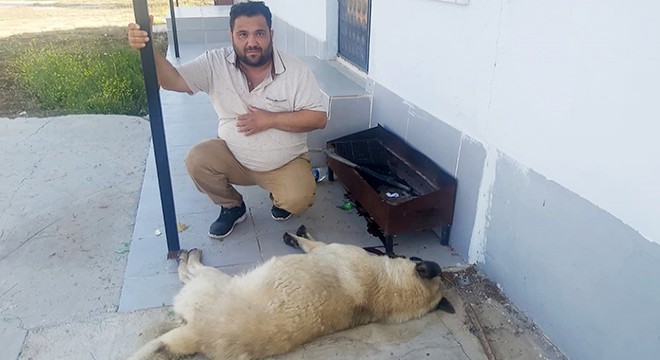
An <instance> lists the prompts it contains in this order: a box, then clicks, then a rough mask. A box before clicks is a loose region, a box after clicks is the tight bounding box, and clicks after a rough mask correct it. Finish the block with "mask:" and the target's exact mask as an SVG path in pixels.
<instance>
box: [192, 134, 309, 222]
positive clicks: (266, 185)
mask: <svg viewBox="0 0 660 360" xmlns="http://www.w3.org/2000/svg"><path fill="white" fill-rule="evenodd" d="M309 161H310V158H309V156H308V155H307V154H305V155H301V156H300V157H298V158H296V159H294V160H292V161H291V162H289V163H287V164H286V165H284V166H282V167H280V168H278V169H275V170H271V171H264V172H259V171H251V170H249V169H247V168H245V167H244V166H243V165H241V163H239V162H238V160H236V158H235V157H234V154H232V152H231V151H230V150H229V148H228V147H227V144H226V143H225V141H224V140H221V139H211V140H205V141H202V142H200V143H197V144H195V145H193V146H192V147H191V148H190V150H188V153H187V154H186V158H185V164H186V169H188V174H190V177H191V178H192V180H193V182H194V183H195V186H197V189H198V190H199V191H201V192H202V193H204V194H206V195H207V196H208V197H209V198H210V199H211V201H213V202H214V203H216V204H218V205H220V206H223V207H225V208H231V207H234V206H238V205H240V204H241V202H242V201H243V196H242V195H241V194H240V193H239V192H238V191H236V189H235V188H234V187H233V186H232V184H233V185H258V186H259V187H261V188H263V189H266V190H267V191H269V192H270V193H271V194H272V199H273V204H274V205H275V206H277V207H278V208H280V209H284V210H286V211H288V212H291V213H294V214H299V213H301V212H303V211H304V210H305V209H307V208H308V207H310V206H312V204H313V203H314V199H315V197H316V182H315V181H314V176H313V175H312V167H311V165H310V162H309Z"/></svg>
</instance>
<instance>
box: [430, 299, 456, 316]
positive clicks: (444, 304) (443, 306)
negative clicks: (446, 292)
mask: <svg viewBox="0 0 660 360" xmlns="http://www.w3.org/2000/svg"><path fill="white" fill-rule="evenodd" d="M435 309H436V310H442V311H444V312H447V313H450V314H456V310H454V305H452V304H451V303H450V302H449V300H447V298H446V297H443V298H442V299H440V302H439V303H438V305H437V306H436V307H435Z"/></svg>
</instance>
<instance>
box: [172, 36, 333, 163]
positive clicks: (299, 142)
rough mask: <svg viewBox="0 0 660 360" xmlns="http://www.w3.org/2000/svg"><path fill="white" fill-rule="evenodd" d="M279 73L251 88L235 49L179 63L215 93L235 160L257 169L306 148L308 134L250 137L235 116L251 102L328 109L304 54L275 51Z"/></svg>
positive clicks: (269, 107)
mask: <svg viewBox="0 0 660 360" xmlns="http://www.w3.org/2000/svg"><path fill="white" fill-rule="evenodd" d="M273 64H274V69H275V71H274V74H272V75H269V76H267V77H266V79H264V80H263V81H262V82H261V84H259V85H258V86H257V87H256V88H254V89H253V90H252V91H250V90H249V88H248V84H247V79H246V77H245V75H244V74H243V72H242V71H241V70H240V69H239V68H238V66H237V64H236V53H235V52H234V50H233V48H231V47H229V48H221V49H214V50H210V51H207V52H205V53H204V54H202V55H200V56H199V57H197V58H196V59H194V60H192V61H190V62H187V63H185V64H183V65H181V66H178V67H177V70H178V71H179V74H181V76H182V77H183V79H184V80H185V81H186V83H187V84H188V87H190V89H191V90H192V91H193V93H197V92H200V91H201V92H205V93H207V94H209V96H210V97H211V101H212V102H213V107H214V108H215V111H216V112H217V113H218V118H219V124H218V137H219V138H221V139H223V140H225V142H226V143H227V146H228V147H229V149H230V150H231V151H232V153H233V154H234V156H235V157H236V159H237V160H238V161H239V162H240V163H241V164H243V165H244V166H245V167H247V168H248V169H250V170H253V171H269V170H273V169H277V168H279V167H281V166H283V165H284V164H286V163H288V162H289V161H291V160H293V159H295V158H297V157H298V156H300V155H302V154H304V153H306V152H307V151H308V149H307V133H292V132H287V131H282V130H278V129H269V130H266V131H262V132H259V133H257V134H254V135H250V136H246V135H245V134H242V133H239V132H238V129H237V128H236V118H237V117H238V116H239V115H242V114H246V113H247V112H248V105H253V106H255V107H257V108H260V109H263V110H266V111H271V112H286V111H299V110H316V111H327V104H326V101H325V98H324V96H323V94H322V93H321V89H320V88H319V86H318V84H317V82H316V79H315V78H314V75H313V74H312V72H311V71H310V70H309V68H307V66H306V65H305V64H304V63H303V62H302V61H300V60H299V59H297V58H295V57H292V56H289V55H287V54H283V53H281V52H279V51H277V50H275V49H274V50H273Z"/></svg>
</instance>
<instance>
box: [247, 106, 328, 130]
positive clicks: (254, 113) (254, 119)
mask: <svg viewBox="0 0 660 360" xmlns="http://www.w3.org/2000/svg"><path fill="white" fill-rule="evenodd" d="M248 109H249V112H248V113H247V114H244V115H241V116H239V117H238V119H237V121H236V127H237V128H238V132H242V133H244V134H245V135H246V136H248V135H253V134H256V133H258V132H261V131H264V130H268V129H279V130H283V131H288V132H308V131H312V130H316V129H323V128H324V127H325V125H326V124H327V123H328V116H327V115H326V113H325V111H314V110H300V111H291V112H269V111H265V110H262V109H259V108H256V107H254V106H251V105H250V106H249V107H248Z"/></svg>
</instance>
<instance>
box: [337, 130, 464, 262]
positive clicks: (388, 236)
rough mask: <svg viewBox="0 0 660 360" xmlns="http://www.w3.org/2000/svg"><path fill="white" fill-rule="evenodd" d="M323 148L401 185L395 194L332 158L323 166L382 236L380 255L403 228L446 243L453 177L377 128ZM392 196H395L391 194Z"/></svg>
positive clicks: (452, 203)
mask: <svg viewBox="0 0 660 360" xmlns="http://www.w3.org/2000/svg"><path fill="white" fill-rule="evenodd" d="M326 146H327V148H328V150H330V151H332V152H334V153H336V154H338V155H339V156H341V157H343V158H345V159H347V160H349V161H351V162H353V163H355V164H357V165H359V166H361V167H365V168H368V169H369V170H371V171H374V172H377V173H378V174H379V175H385V176H387V177H391V178H393V179H395V180H396V181H397V182H399V183H403V184H405V185H407V186H408V187H409V188H410V189H409V190H410V191H406V190H401V188H396V187H393V186H391V185H390V184H388V183H387V182H383V181H379V179H377V178H375V177H373V176H369V174H368V173H365V172H364V171H359V169H355V168H352V167H350V166H348V165H346V164H344V163H342V162H340V161H337V160H336V159H334V158H332V157H328V158H327V161H328V167H329V168H330V170H331V172H332V174H331V176H329V177H330V179H331V180H332V179H333V178H334V175H335V174H336V175H337V177H338V178H339V180H340V181H341V182H342V184H343V185H344V188H346V190H347V191H348V195H349V197H351V198H352V199H353V200H354V201H355V202H356V203H357V205H358V206H359V207H360V209H361V210H362V211H363V212H365V213H366V214H367V215H368V216H369V218H368V219H367V220H368V221H373V222H374V223H375V224H377V226H378V227H379V228H380V230H381V232H382V237H381V239H382V240H383V242H384V245H385V249H386V252H387V253H388V254H390V255H391V254H393V248H392V247H393V240H392V237H393V236H394V235H396V234H398V233H401V232H403V231H408V230H426V229H433V228H441V229H442V238H441V243H442V244H443V245H447V244H448V241H449V229H450V227H451V224H452V222H453V216H454V202H455V198H456V186H457V184H456V179H455V178H454V177H452V176H451V175H450V174H448V173H447V172H445V171H444V170H443V169H441V168H440V167H439V166H438V165H437V164H435V163H434V162H433V161H432V160H431V159H429V158H428V157H426V156H425V155H424V154H422V153H420V152H419V151H417V150H415V149H413V148H412V147H410V146H408V145H407V144H406V143H405V142H404V141H403V140H402V139H400V138H399V137H397V136H396V135H394V134H392V133H391V132H389V131H387V130H386V129H385V128H383V127H382V126H380V125H379V126H377V127H374V128H371V129H367V130H364V131H360V132H357V133H355V134H351V135H346V136H343V137H341V138H338V139H335V140H331V141H328V143H327V144H326ZM394 193H396V194H397V196H396V197H392V196H391V195H392V194H394Z"/></svg>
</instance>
